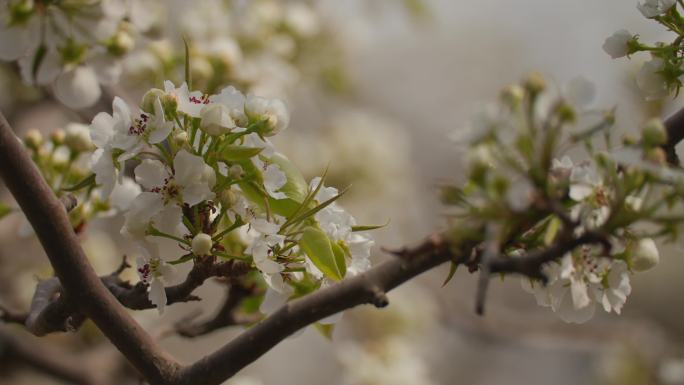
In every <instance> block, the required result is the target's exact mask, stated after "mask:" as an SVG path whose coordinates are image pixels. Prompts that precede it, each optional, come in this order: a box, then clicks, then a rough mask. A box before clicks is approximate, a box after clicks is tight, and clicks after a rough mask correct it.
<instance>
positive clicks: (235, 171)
mask: <svg viewBox="0 0 684 385" xmlns="http://www.w3.org/2000/svg"><path fill="white" fill-rule="evenodd" d="M244 175H245V170H243V169H242V166H240V165H239V164H234V165H232V166H230V168H229V169H228V176H229V177H231V178H233V179H240V178H242V177H243V176H244Z"/></svg>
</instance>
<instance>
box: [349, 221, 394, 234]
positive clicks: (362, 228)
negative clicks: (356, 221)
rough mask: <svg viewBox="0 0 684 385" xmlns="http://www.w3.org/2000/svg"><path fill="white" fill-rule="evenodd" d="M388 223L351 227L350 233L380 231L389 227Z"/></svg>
mask: <svg viewBox="0 0 684 385" xmlns="http://www.w3.org/2000/svg"><path fill="white" fill-rule="evenodd" d="M389 223H390V221H389V219H388V220H387V222H386V223H385V224H384V225H360V226H352V232H357V231H370V230H377V229H381V228H383V227H385V226H387V225H389Z"/></svg>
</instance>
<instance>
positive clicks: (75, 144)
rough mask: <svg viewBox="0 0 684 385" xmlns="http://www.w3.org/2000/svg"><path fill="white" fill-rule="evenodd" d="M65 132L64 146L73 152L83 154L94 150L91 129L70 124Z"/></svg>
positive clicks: (77, 124)
mask: <svg viewBox="0 0 684 385" xmlns="http://www.w3.org/2000/svg"><path fill="white" fill-rule="evenodd" d="M64 132H65V135H64V144H66V145H67V147H69V148H70V149H71V150H72V151H74V152H83V151H89V150H91V149H92V148H93V142H92V140H91V139H90V129H89V128H88V126H86V125H85V124H80V123H69V124H67V126H66V128H65V130H64Z"/></svg>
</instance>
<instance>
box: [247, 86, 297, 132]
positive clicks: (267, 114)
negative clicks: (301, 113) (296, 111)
mask: <svg viewBox="0 0 684 385" xmlns="http://www.w3.org/2000/svg"><path fill="white" fill-rule="evenodd" d="M245 114H247V117H248V118H249V120H250V122H251V123H257V122H262V124H261V126H260V127H258V129H257V132H258V133H259V134H261V135H263V136H273V135H276V134H277V133H279V132H280V131H282V130H284V129H285V128H287V125H288V124H289V123H290V113H289V112H288V110H287V106H286V105H285V102H283V101H282V100H280V99H266V98H262V97H259V96H254V95H249V96H247V100H246V101H245Z"/></svg>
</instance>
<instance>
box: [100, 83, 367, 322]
mask: <svg viewBox="0 0 684 385" xmlns="http://www.w3.org/2000/svg"><path fill="white" fill-rule="evenodd" d="M289 120H290V116H289V112H288V109H287V107H286V105H285V103H284V102H282V101H281V100H278V99H267V98H262V97H259V96H254V95H251V94H250V95H247V96H245V95H243V94H242V93H241V92H239V91H238V90H236V89H235V88H233V87H227V88H224V89H222V90H221V91H220V92H219V93H218V94H215V95H207V94H203V93H201V92H198V91H190V90H189V87H188V85H187V84H185V83H183V84H182V85H181V86H179V87H176V86H175V85H174V84H173V83H171V82H169V81H167V82H166V83H165V84H164V89H163V90H162V89H152V90H150V91H148V92H147V93H146V94H145V95H144V97H143V100H142V103H141V105H140V111H138V112H135V113H133V112H132V111H131V109H130V108H129V107H128V105H127V104H126V103H125V102H124V101H123V100H122V99H119V98H116V99H115V100H114V102H113V112H112V114H111V115H110V114H108V113H104V112H102V113H99V114H98V115H97V116H95V118H94V119H93V122H92V124H91V126H90V134H91V137H92V142H93V144H94V145H95V146H96V147H97V149H96V150H95V152H94V153H93V156H92V170H93V172H94V178H93V180H94V182H95V183H97V184H98V185H99V186H100V191H101V193H102V198H103V199H106V198H107V197H109V196H110V195H111V194H112V193H113V192H115V191H117V189H118V188H119V186H120V185H121V183H122V181H123V180H124V179H122V178H125V175H126V173H127V172H128V171H127V170H130V169H132V170H133V174H134V177H135V181H136V182H137V183H139V184H140V185H141V186H142V192H140V194H138V195H137V196H136V197H135V198H134V199H133V201H132V203H131V204H130V206H129V207H128V209H127V210H125V211H124V217H125V222H124V225H123V228H122V229H121V233H122V234H123V235H124V236H126V237H127V238H128V239H130V240H131V241H132V242H133V243H134V244H135V245H136V246H137V247H138V249H139V251H140V258H139V266H138V272H139V275H140V278H141V280H142V281H143V282H144V283H148V284H149V286H150V300H151V302H152V303H154V304H156V305H157V307H158V309H159V310H160V311H162V310H163V308H164V305H165V304H166V302H167V301H166V296H165V290H164V285H165V284H168V283H169V282H170V281H171V280H172V279H171V276H172V275H173V269H172V265H176V264H180V263H186V262H187V263H189V262H191V261H194V262H195V263H199V262H203V261H207V260H214V261H216V260H226V261H230V260H240V261H247V262H249V263H251V264H252V266H253V267H254V269H255V270H257V271H259V272H260V274H261V276H262V277H263V280H264V281H265V282H266V284H267V285H268V291H267V293H266V297H265V299H264V303H263V304H262V309H263V310H264V311H268V310H269V309H270V308H272V307H273V306H277V305H280V304H282V303H284V302H285V301H286V300H287V299H288V298H290V297H292V296H300V295H303V294H306V293H307V292H308V291H312V290H315V289H316V288H318V287H320V286H321V285H327V284H329V283H330V282H334V281H338V280H341V279H343V278H344V277H345V276H351V275H354V274H358V273H359V272H362V271H364V270H366V269H368V268H369V266H370V261H369V257H370V248H371V247H372V245H373V241H372V239H371V238H370V237H368V236H367V235H365V233H364V231H366V230H368V229H369V227H367V226H357V224H356V222H355V220H354V218H353V217H352V216H351V215H349V214H348V213H347V212H346V211H345V210H344V209H342V208H341V207H340V206H339V205H338V204H337V203H336V200H337V199H338V198H339V197H340V196H341V193H340V192H338V190H336V189H335V188H332V187H326V186H325V185H324V177H321V178H315V179H314V180H312V181H311V182H310V183H306V181H305V180H304V178H303V177H302V176H301V174H300V173H299V171H298V170H297V168H296V167H295V166H294V165H293V164H292V163H291V162H290V161H289V160H288V159H287V158H286V157H285V156H284V155H282V154H280V153H278V152H277V151H276V149H275V148H274V146H273V145H272V143H271V142H270V140H269V139H268V138H269V137H272V136H274V135H276V134H278V133H279V132H281V131H282V130H284V129H286V128H287V126H288V124H289ZM127 166H130V167H127ZM169 242H170V243H171V245H172V246H173V248H174V250H175V252H174V251H169V250H164V249H163V248H164V247H165V246H168V245H165V243H169Z"/></svg>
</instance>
